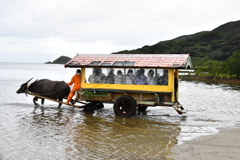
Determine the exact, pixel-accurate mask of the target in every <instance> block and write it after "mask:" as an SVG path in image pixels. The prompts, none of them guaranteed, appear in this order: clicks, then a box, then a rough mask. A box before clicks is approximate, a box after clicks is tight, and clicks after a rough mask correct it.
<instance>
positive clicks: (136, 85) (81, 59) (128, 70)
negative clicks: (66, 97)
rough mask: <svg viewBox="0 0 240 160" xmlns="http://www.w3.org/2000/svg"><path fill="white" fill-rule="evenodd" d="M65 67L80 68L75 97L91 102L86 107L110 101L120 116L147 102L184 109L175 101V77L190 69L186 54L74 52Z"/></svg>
mask: <svg viewBox="0 0 240 160" xmlns="http://www.w3.org/2000/svg"><path fill="white" fill-rule="evenodd" d="M65 67H69V68H81V72H82V73H81V90H79V91H77V92H76V99H75V101H87V102H90V103H88V104H87V105H86V107H85V110H87V111H93V110H94V109H98V108H103V104H104V103H112V104H113V109H114V112H115V114H116V115H118V116H122V117H131V116H134V115H135V114H136V111H137V110H138V111H145V110H146V109H147V108H148V107H149V106H151V107H156V106H171V107H173V108H174V109H175V110H176V111H177V112H178V113H179V114H182V113H185V112H186V111H185V110H184V108H183V107H182V106H181V104H180V103H179V102H178V97H179V87H178V85H179V84H178V80H179V69H192V62H191V59H190V56H189V54H77V55H76V56H75V57H74V58H72V59H71V60H70V61H69V62H68V63H66V64H65Z"/></svg>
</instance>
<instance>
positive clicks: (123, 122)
mask: <svg viewBox="0 0 240 160" xmlns="http://www.w3.org/2000/svg"><path fill="white" fill-rule="evenodd" d="M111 109H112V108H109V111H110V110H111ZM100 112H101V111H100ZM105 113H106V114H104V112H103V113H99V114H98V113H97V114H93V115H92V114H88V113H84V112H81V111H79V110H76V111H70V110H68V109H62V110H61V111H60V112H56V110H52V109H50V110H49V109H48V110H47V111H46V110H45V113H44V114H35V115H32V117H31V116H28V117H25V118H23V119H22V121H21V123H22V124H21V125H22V126H25V127H23V131H24V132H25V133H26V135H27V137H29V140H30V141H32V142H33V141H36V142H38V145H37V146H38V147H36V148H35V149H36V150H39V149H40V150H41V148H42V147H44V146H45V147H47V146H48V145H49V144H48V143H50V146H51V148H49V149H48V152H49V153H47V152H45V153H44V154H46V155H47V156H48V154H50V153H52V152H55V148H57V150H58V152H61V154H60V155H55V156H57V157H59V158H66V159H122V158H124V159H159V158H164V157H165V156H166V155H168V154H169V149H170V148H171V147H172V146H173V145H174V144H175V143H176V137H177V135H178V133H179V131H180V128H179V127H178V125H176V124H171V123H169V122H157V121H152V120H151V121H149V120H146V119H141V116H139V117H135V118H121V117H115V116H114V115H111V114H109V113H108V112H105ZM30 129H31V131H30ZM30 137H31V138H30ZM40 137H41V138H40ZM39 138H40V139H39ZM55 144H56V145H55ZM57 144H59V146H61V147H63V146H64V147H63V148H61V147H60V148H58V147H57V146H58V145H57ZM52 147H53V148H52ZM44 150H45V149H44ZM60 156H61V157H60Z"/></svg>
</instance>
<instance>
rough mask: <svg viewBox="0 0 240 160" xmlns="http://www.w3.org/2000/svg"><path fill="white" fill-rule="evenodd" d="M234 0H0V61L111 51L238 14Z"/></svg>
mask: <svg viewBox="0 0 240 160" xmlns="http://www.w3.org/2000/svg"><path fill="white" fill-rule="evenodd" d="M239 6H240V0H0V62H34V63H35V62H37V63H44V62H47V61H53V60H55V59H56V58H58V57H59V56H61V55H66V56H69V57H74V56H75V55H76V54H77V53H85V54H86V53H87V54H88V53H112V52H117V51H121V50H131V49H136V48H141V47H142V46H144V45H153V44H156V43H157V42H159V41H164V40H170V39H173V38H176V37H179V36H182V35H188V34H193V33H196V32H200V31H210V30H212V29H214V28H216V27H218V26H219V25H222V24H224V23H227V22H230V21H237V20H240V9H239Z"/></svg>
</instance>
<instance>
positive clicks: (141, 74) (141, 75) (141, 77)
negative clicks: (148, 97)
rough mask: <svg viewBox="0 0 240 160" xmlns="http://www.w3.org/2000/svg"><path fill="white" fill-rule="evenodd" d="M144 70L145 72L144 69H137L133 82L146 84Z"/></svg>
mask: <svg viewBox="0 0 240 160" xmlns="http://www.w3.org/2000/svg"><path fill="white" fill-rule="evenodd" d="M144 72H145V71H144V69H140V70H137V75H136V78H135V82H134V83H135V84H139V85H146V84H148V82H147V77H146V76H145V75H144Z"/></svg>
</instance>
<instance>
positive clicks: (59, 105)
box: [58, 99, 63, 108]
mask: <svg viewBox="0 0 240 160" xmlns="http://www.w3.org/2000/svg"><path fill="white" fill-rule="evenodd" d="M58 100H59V101H61V102H62V101H63V99H58ZM61 106H62V103H59V104H58V108H60V107H61Z"/></svg>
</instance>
